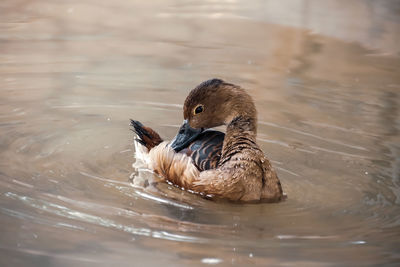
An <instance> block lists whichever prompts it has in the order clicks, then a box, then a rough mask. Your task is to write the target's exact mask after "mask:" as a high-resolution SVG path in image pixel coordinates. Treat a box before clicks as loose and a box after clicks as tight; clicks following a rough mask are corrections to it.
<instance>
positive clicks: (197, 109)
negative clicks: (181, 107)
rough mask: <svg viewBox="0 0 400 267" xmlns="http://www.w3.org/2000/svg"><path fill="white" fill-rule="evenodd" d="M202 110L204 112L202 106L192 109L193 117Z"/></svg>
mask: <svg viewBox="0 0 400 267" xmlns="http://www.w3.org/2000/svg"><path fill="white" fill-rule="evenodd" d="M203 110H204V107H203V105H198V106H197V107H196V108H195V109H194V115H196V114H199V113H201V112H203Z"/></svg>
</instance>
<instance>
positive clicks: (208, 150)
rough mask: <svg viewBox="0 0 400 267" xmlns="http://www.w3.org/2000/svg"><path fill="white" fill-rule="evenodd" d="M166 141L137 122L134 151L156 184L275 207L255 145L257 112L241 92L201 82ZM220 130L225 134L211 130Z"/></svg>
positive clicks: (271, 183)
mask: <svg viewBox="0 0 400 267" xmlns="http://www.w3.org/2000/svg"><path fill="white" fill-rule="evenodd" d="M183 119H184V120H183V124H182V125H181V127H180V128H179V130H178V133H177V134H176V136H175V137H174V138H173V139H172V141H164V140H163V139H162V138H161V137H160V135H159V134H158V133H157V132H156V131H154V130H153V129H151V128H150V127H147V126H144V125H143V124H142V123H141V122H139V121H137V120H131V124H130V125H131V126H132V130H133V131H134V133H135V134H136V137H135V141H136V142H135V148H136V149H135V150H136V155H137V156H138V155H140V157H141V158H142V159H143V161H144V162H145V164H146V165H147V167H148V168H149V169H152V170H153V171H154V172H155V173H156V174H157V175H158V176H159V177H160V179H161V180H163V181H166V182H169V183H172V184H174V185H176V186H178V187H180V188H182V189H185V190H187V191H189V192H191V193H196V194H200V195H202V196H204V197H207V198H212V199H226V200H228V201H239V202H279V201H281V200H283V199H284V193H283V190H282V186H281V182H280V180H279V178H278V175H277V173H276V171H275V170H274V169H273V168H272V166H271V163H270V161H269V160H268V158H267V157H266V156H265V154H264V152H263V151H262V150H261V148H260V146H259V145H258V144H257V142H256V136H257V110H256V106H255V104H254V101H253V99H252V97H251V96H250V95H249V94H248V93H247V92H246V90H245V89H243V88H242V87H240V86H238V85H235V84H233V83H228V82H225V81H223V80H221V79H210V80H207V81H204V82H202V83H201V84H199V85H198V86H196V87H195V88H194V89H192V90H191V91H190V93H189V94H188V96H187V97H186V100H185V102H184V105H183ZM221 125H225V126H226V132H225V133H223V132H220V131H216V130H214V129H212V128H214V127H217V126H221Z"/></svg>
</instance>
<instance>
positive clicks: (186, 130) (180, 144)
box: [171, 120, 203, 152]
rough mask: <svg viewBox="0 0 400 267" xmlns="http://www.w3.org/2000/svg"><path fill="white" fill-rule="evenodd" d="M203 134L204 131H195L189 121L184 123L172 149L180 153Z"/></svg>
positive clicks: (173, 141)
mask: <svg viewBox="0 0 400 267" xmlns="http://www.w3.org/2000/svg"><path fill="white" fill-rule="evenodd" d="M202 132H203V129H202V128H201V129H194V128H192V127H190V125H189V122H188V121H187V120H184V121H183V124H182V126H181V128H179V132H178V134H177V135H176V136H175V138H174V139H173V140H172V143H171V147H172V148H173V149H174V150H175V151H176V152H179V151H181V150H182V149H184V148H185V147H187V146H189V145H190V143H191V142H192V141H193V140H195V139H196V137H197V136H199V134H201V133H202Z"/></svg>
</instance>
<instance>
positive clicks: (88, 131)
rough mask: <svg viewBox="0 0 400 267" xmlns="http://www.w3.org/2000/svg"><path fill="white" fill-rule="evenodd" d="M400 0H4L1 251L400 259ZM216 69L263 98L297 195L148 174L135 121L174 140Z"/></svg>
mask: <svg viewBox="0 0 400 267" xmlns="http://www.w3.org/2000/svg"><path fill="white" fill-rule="evenodd" d="M398 10H399V4H398V1H394V0H393V1H392V0H389V1H384V2H379V3H378V2H373V1H362V0H359V1H352V2H351V3H350V2H349V3H346V4H343V3H338V2H337V1H324V2H320V1H313V0H300V1H298V0H296V1H295V0H293V1H289V2H285V3H279V4H278V3H277V2H276V1H251V2H248V1H201V2H199V1H194V2H190V3H186V2H185V3H183V2H180V1H155V2H154V1H152V2H151V3H144V2H142V1H141V2H138V1H133V2H132V1H130V2H126V1H122V0H117V1H113V2H98V1H91V0H85V1H80V2H70V1H67V2H53V1H46V0H41V1H25V2H24V4H23V5H22V4H21V3H20V2H18V1H2V2H1V3H0V40H1V44H0V85H1V88H2V90H1V91H0V95H1V97H0V128H1V137H0V148H1V149H0V156H1V160H0V203H1V204H0V223H1V225H2V232H1V235H0V244H1V245H0V249H1V251H2V252H3V257H2V259H1V260H0V265H4V266H6V265H10V264H15V265H24V266H26V265H40V266H44V265H74V266H79V265H81V266H87V265H89V264H93V265H94V264H96V265H104V266H109V265H111V264H120V265H131V263H132V262H135V263H136V262H137V263H138V264H141V265H159V264H161V263H165V264H169V265H182V266H186V265H189V264H196V265H198V264H222V265H224V264H225V265H228V264H237V265H249V264H259V265H268V264H270V265H278V264H287V265H295V264H296V265H305V266H310V265H320V264H323V263H324V264H332V265H355V264H356V265H378V264H395V263H396V259H397V258H398V257H399V251H398V247H400V244H399V242H398V238H397V236H398V232H399V227H400V216H399V201H400V200H399V199H400V198H399V197H400V182H399V164H400V162H399V158H400V157H399V151H400V150H399V144H400V140H399V125H398V118H399V117H400V114H399V109H398V107H399V99H400V98H399V88H400V78H399V75H398V69H399V67H400V61H399V59H398V55H399V49H398V45H397V43H398V42H399V36H400V34H399V29H400V26H399V19H398V16H397V14H398ZM374 49H375V50H374ZM211 77H221V78H223V79H225V80H228V81H231V82H234V83H238V84H241V85H242V86H244V87H245V88H248V90H249V93H250V94H251V95H252V96H253V97H254V99H255V101H256V105H257V108H258V113H259V125H258V127H259V135H258V142H259V143H260V144H261V146H262V149H263V150H264V151H265V153H266V154H267V155H268V157H269V158H271V159H272V161H273V164H274V166H275V168H276V169H277V171H278V174H279V176H280V178H281V181H282V184H283V187H284V190H285V191H286V192H287V194H288V196H289V198H288V199H287V201H285V202H282V203H279V204H270V205H267V204H261V205H251V204H246V205H235V204H232V203H225V202H222V203H217V202H212V201H208V200H205V199H202V198H199V197H198V196H194V195H191V194H188V193H187V192H183V191H181V190H179V189H177V188H175V187H173V186H171V185H168V184H164V183H157V182H149V183H147V184H145V183H143V184H137V185H135V186H133V185H132V183H131V182H130V180H129V177H130V175H131V173H132V172H133V171H134V169H133V168H132V163H133V162H134V161H135V160H134V158H133V150H134V148H133V146H132V134H131V133H130V131H129V127H128V124H129V118H135V119H140V120H141V121H143V122H144V123H146V124H148V125H149V126H151V127H154V128H155V129H156V130H157V131H158V132H159V133H161V134H162V136H163V137H164V138H166V139H168V138H171V137H172V136H174V135H175V133H176V131H177V129H178V127H179V124H180V122H181V120H182V114H181V113H182V112H181V108H182V103H183V100H184V98H185V96H186V94H187V92H188V90H189V89H190V88H192V87H193V86H195V85H196V84H198V83H199V82H201V81H203V80H205V79H209V78H211ZM134 175H135V177H138V176H141V177H142V178H143V181H146V180H149V181H154V178H155V177H154V176H153V174H152V173H151V172H149V171H146V170H143V169H139V170H137V172H136V173H135V174H134Z"/></svg>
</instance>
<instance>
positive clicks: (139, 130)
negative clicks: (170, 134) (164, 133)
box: [131, 120, 163, 151]
mask: <svg viewBox="0 0 400 267" xmlns="http://www.w3.org/2000/svg"><path fill="white" fill-rule="evenodd" d="M131 126H132V127H133V129H131V130H132V131H133V132H134V133H136V135H137V138H135V141H137V142H138V143H140V144H142V145H144V146H145V147H146V148H147V149H148V150H149V151H150V150H151V149H152V148H153V147H155V146H157V145H159V144H160V143H161V142H162V141H163V140H162V139H161V137H160V135H159V134H158V133H156V132H155V131H154V130H153V129H151V128H150V127H146V126H144V125H143V124H142V123H141V122H139V121H135V120H131Z"/></svg>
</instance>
